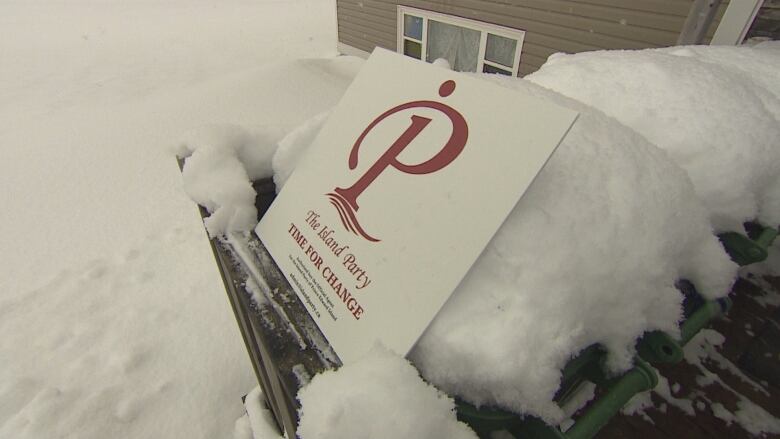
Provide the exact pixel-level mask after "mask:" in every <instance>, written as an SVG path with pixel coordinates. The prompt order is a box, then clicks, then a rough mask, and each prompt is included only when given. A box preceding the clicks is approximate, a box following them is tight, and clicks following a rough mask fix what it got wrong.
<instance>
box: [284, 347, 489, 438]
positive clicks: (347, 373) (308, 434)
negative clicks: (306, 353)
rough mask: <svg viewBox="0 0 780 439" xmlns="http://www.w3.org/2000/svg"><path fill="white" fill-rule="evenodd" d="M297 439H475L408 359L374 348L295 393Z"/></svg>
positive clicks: (450, 404)
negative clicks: (298, 415) (298, 410)
mask: <svg viewBox="0 0 780 439" xmlns="http://www.w3.org/2000/svg"><path fill="white" fill-rule="evenodd" d="M298 399H299V400H300V401H301V406H302V407H301V420H300V426H299V429H298V432H297V433H298V435H299V436H300V437H301V439H331V438H332V439H344V438H364V439H397V438H408V439H417V438H419V439H429V438H430V439H467V438H468V439H476V438H477V436H476V434H474V432H473V431H471V429H470V428H469V427H468V426H466V424H463V423H461V422H458V420H457V419H456V418H455V403H454V401H453V400H452V398H450V397H449V396H447V395H445V394H444V393H442V392H440V391H438V390H436V388H434V387H433V386H431V385H430V384H427V383H425V382H424V381H423V380H422V379H421V378H420V376H419V374H418V372H417V370H416V369H415V368H414V367H413V366H412V365H411V364H409V362H408V361H407V360H405V359H404V358H402V357H401V356H399V355H397V354H394V353H393V352H391V351H389V350H387V349H385V348H383V347H381V346H376V347H374V349H373V350H372V351H371V352H369V353H368V354H367V355H366V356H365V357H363V358H362V359H360V360H358V361H356V362H354V363H352V364H348V365H345V366H343V367H341V368H340V369H339V370H338V371H328V372H324V373H322V374H319V375H317V376H315V377H314V378H313V379H312V381H311V383H309V385H308V386H306V387H304V388H303V389H301V391H300V392H299V393H298Z"/></svg>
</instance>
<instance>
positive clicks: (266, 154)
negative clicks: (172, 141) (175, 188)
mask: <svg viewBox="0 0 780 439" xmlns="http://www.w3.org/2000/svg"><path fill="white" fill-rule="evenodd" d="M275 151H276V142H275V141H274V140H272V139H269V138H266V137H264V136H261V135H257V134H251V133H250V132H248V131H246V130H245V129H243V128H241V127H239V126H235V125H218V126H209V127H204V128H201V129H198V130H196V131H193V132H191V133H189V134H188V135H187V136H186V138H185V140H184V141H183V142H182V143H181V145H180V146H179V149H178V151H177V155H178V156H179V157H187V158H186V161H185V163H184V169H183V171H182V178H183V180H184V190H185V192H187V195H189V197H190V198H191V199H192V200H193V201H195V202H196V203H198V204H200V205H201V206H204V207H205V208H206V209H207V210H208V211H209V212H210V213H211V215H210V216H209V217H208V218H206V219H205V221H204V223H205V225H206V230H208V232H209V235H210V236H212V237H213V236H217V235H222V234H224V233H227V232H236V231H248V230H252V228H253V227H254V226H255V225H256V224H257V209H256V208H255V196H256V193H255V190H254V189H253V188H252V181H253V180H258V179H261V178H267V177H270V176H271V175H272V169H271V158H272V156H273V154H274V152H275Z"/></svg>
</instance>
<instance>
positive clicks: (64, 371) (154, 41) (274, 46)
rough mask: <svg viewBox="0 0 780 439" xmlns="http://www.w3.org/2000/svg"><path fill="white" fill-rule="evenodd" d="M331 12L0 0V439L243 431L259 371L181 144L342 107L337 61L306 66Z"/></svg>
mask: <svg viewBox="0 0 780 439" xmlns="http://www.w3.org/2000/svg"><path fill="white" fill-rule="evenodd" d="M334 13H335V11H334V8H333V5H332V3H331V2H330V1H320V0H290V1H284V2H277V1H266V0H257V1H252V2H245V1H237V0H226V1H221V2H217V3H215V2H211V1H200V0H186V1H185V0H166V1H154V2H148V1H143V2H142V1H132V0H131V1H112V0H101V1H83V0H73V1H68V2H60V1H42V0H31V1H17V2H2V3H0V188H2V190H0V205H2V206H3V214H2V215H0V231H2V232H1V233H0V248H1V249H2V257H0V267H2V268H0V273H2V275H0V333H1V334H2V337H0V438H3V439H6V438H7V439H26V438H30V439H45V438H59V437H72V438H79V439H91V438H95V439H98V438H99V439H105V438H116V439H122V438H161V439H167V438H193V439H197V438H203V439H213V438H228V437H231V435H232V434H233V431H234V423H235V421H236V419H238V418H239V417H240V416H241V415H242V414H243V412H244V407H243V406H242V404H241V399H240V398H241V396H242V395H244V394H246V393H247V391H249V390H250V389H252V388H253V387H254V385H255V383H256V379H255V377H254V374H253V372H252V367H251V365H250V363H249V360H248V358H247V354H246V351H245V348H244V345H243V343H242V341H241V336H240V335H239V332H238V330H237V326H236V322H235V319H234V317H233V315H232V312H231V310H230V306H229V304H228V302H227V300H226V298H225V293H224V287H223V285H222V282H221V280H220V278H219V273H218V271H217V270H216V266H215V264H214V259H213V256H212V255H211V251H210V249H209V246H208V243H207V241H206V237H205V234H204V232H203V224H202V223H201V221H200V218H199V215H198V213H197V210H196V209H195V206H194V205H193V203H192V201H190V200H189V199H188V198H187V196H186V195H185V194H184V192H183V191H182V187H181V175H180V173H179V170H178V169H177V166H176V161H175V157H174V154H173V153H172V152H171V151H170V150H171V148H172V147H173V146H174V145H175V142H176V141H177V140H178V139H179V138H181V133H183V132H186V131H188V130H189V129H191V128H193V127H198V126H203V125H207V124H218V125H223V124H235V125H239V126H242V127H246V128H245V129H246V130H247V131H248V132H250V133H253V134H263V135H267V136H268V137H269V138H277V137H279V136H280V135H281V134H283V133H286V132H288V131H289V130H291V129H292V128H294V127H295V126H297V125H298V124H300V123H301V122H303V121H304V120H306V119H308V118H309V117H311V116H313V115H315V114H317V113H319V112H321V111H322V110H324V109H326V108H329V107H331V106H333V105H334V104H335V102H336V100H337V99H338V98H339V97H340V95H341V93H343V89H344V87H345V86H346V83H347V77H346V76H345V74H344V73H343V70H344V68H345V67H344V66H343V65H342V64H341V61H339V62H336V60H333V59H330V58H328V59H300V58H321V57H331V56H332V55H333V54H334V47H333V46H334V41H335V37H336V36H335V18H334ZM342 61H343V60H342ZM347 61H348V60H347Z"/></svg>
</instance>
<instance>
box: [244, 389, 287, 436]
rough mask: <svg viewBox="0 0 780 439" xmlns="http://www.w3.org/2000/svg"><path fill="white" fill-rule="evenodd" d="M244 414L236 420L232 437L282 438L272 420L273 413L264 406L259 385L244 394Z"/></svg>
mask: <svg viewBox="0 0 780 439" xmlns="http://www.w3.org/2000/svg"><path fill="white" fill-rule="evenodd" d="M244 407H245V408H246V414H245V415H244V416H242V417H241V418H239V419H238V420H236V425H235V430H234V432H233V438H234V439H282V438H283V437H284V436H281V435H279V432H278V431H277V427H276V421H274V418H273V413H271V411H270V410H268V409H267V408H266V406H265V396H264V395H263V391H262V390H261V389H260V386H257V387H255V388H254V389H252V391H251V392H249V393H248V394H247V395H246V399H245V401H244Z"/></svg>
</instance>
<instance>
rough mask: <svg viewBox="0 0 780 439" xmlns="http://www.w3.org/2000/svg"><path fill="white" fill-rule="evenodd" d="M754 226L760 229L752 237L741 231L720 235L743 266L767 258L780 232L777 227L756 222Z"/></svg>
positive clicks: (722, 241)
mask: <svg viewBox="0 0 780 439" xmlns="http://www.w3.org/2000/svg"><path fill="white" fill-rule="evenodd" d="M752 228H753V229H754V230H756V229H758V230H757V233H754V238H752V239H751V237H750V236H748V235H745V234H743V233H740V232H725V233H721V234H720V235H718V238H720V241H721V243H723V247H724V248H725V249H726V252H727V253H728V254H729V256H731V259H732V260H733V261H734V262H736V263H737V264H739V265H742V266H745V265H749V264H753V263H756V262H761V261H763V260H765V259H766V258H767V256H768V249H769V246H771V245H772V243H773V242H774V240H775V238H776V237H777V234H778V230H777V228H776V227H775V228H772V227H763V226H760V225H757V224H755V223H754V224H753V227H752Z"/></svg>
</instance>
